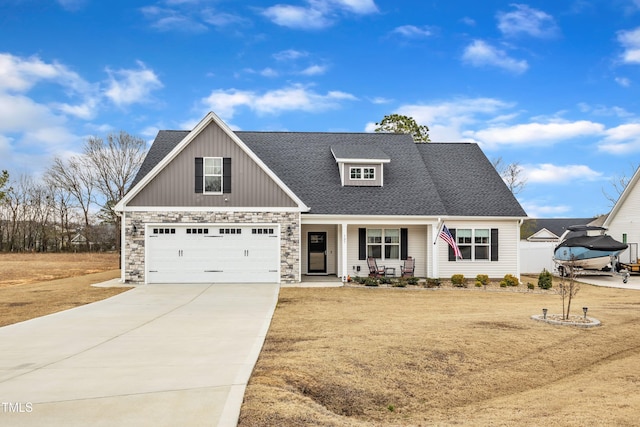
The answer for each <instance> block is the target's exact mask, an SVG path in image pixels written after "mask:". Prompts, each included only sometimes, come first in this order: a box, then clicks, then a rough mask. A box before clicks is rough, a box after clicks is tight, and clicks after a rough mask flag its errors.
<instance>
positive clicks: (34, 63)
mask: <svg viewBox="0 0 640 427" xmlns="http://www.w3.org/2000/svg"><path fill="white" fill-rule="evenodd" d="M43 81H48V82H53V83H57V84H59V85H61V86H64V87H66V88H69V89H72V90H73V91H75V92H86V91H88V90H89V89H90V85H89V84H88V83H87V82H86V81H84V80H83V79H82V78H81V77H80V76H79V75H78V74H77V73H75V72H73V71H71V70H69V69H68V68H67V67H65V66H64V65H61V64H58V63H55V62H54V63H52V64H48V63H46V62H44V61H42V60H41V59H40V58H38V57H37V56H33V57H30V58H20V57H18V56H14V55H11V54H9V53H0V91H3V90H8V91H15V92H25V91H28V90H29V89H31V88H32V87H33V86H34V85H36V84H37V83H39V82H43Z"/></svg>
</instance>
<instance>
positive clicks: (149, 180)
mask: <svg viewBox="0 0 640 427" xmlns="http://www.w3.org/2000/svg"><path fill="white" fill-rule="evenodd" d="M221 147H222V148H221ZM221 150H222V151H221ZM207 153H209V154H207ZM211 153H216V154H211ZM225 153H233V154H234V155H235V158H236V160H240V161H239V162H237V163H239V165H240V167H243V166H244V167H245V169H242V170H241V173H242V175H244V173H245V172H246V168H247V167H252V168H253V169H257V171H258V172H257V175H256V174H255V173H254V174H253V175H255V176H254V177H253V179H254V181H256V180H257V182H255V183H254V184H255V185H253V187H256V188H257V187H261V190H268V191H270V192H274V189H275V191H277V192H279V193H281V195H280V196H278V197H276V199H277V200H278V201H279V203H278V204H277V205H275V206H277V207H288V208H294V209H296V208H297V209H299V210H307V207H306V206H305V205H304V203H302V201H301V200H300V199H299V198H298V197H297V196H296V195H295V194H294V193H293V192H292V191H291V190H290V189H289V188H288V187H287V186H286V185H285V184H284V183H283V182H282V181H281V180H280V178H279V177H278V176H277V175H276V174H274V173H273V171H271V170H270V169H269V168H268V167H267V166H266V165H265V164H264V162H263V161H262V160H261V159H260V158H259V157H257V156H256V155H255V153H253V152H252V151H251V150H250V149H249V148H248V147H247V146H246V145H245V144H244V143H243V142H242V141H241V140H240V139H239V138H238V137H237V136H236V135H235V134H234V133H233V132H232V131H231V130H230V129H229V128H228V127H227V126H226V124H224V122H222V121H221V120H220V119H219V118H218V117H217V116H216V115H215V114H213V113H209V114H208V115H207V116H206V117H205V118H204V119H203V120H202V121H201V122H200V123H198V125H197V126H196V127H195V128H194V130H193V131H191V132H184V131H161V132H159V133H158V137H157V138H156V141H154V144H153V145H152V147H151V149H150V150H149V153H148V154H147V158H145V161H144V162H143V165H142V167H141V168H140V171H139V172H138V174H137V176H136V178H135V179H134V184H133V185H132V187H131V189H130V190H129V191H128V192H127V194H126V195H125V197H124V198H123V199H122V200H121V201H119V202H118V204H117V205H116V206H115V208H114V209H115V210H116V211H123V210H124V208H125V206H132V207H133V206H175V207H207V206H211V207H218V208H222V209H226V208H237V207H240V206H242V207H271V206H273V204H269V205H266V204H261V203H262V201H263V200H264V199H265V198H264V197H260V196H261V195H264V193H265V191H261V192H258V193H254V196H247V197H244V199H243V198H242V192H241V191H235V192H234V193H232V194H230V195H227V194H225V195H224V197H212V196H205V197H202V196H199V197H197V198H196V197H195V196H196V195H195V194H194V192H189V191H185V188H193V182H194V181H193V179H194V158H195V157H224V156H225ZM227 155H229V154H227ZM181 156H182V159H181ZM177 159H178V160H179V161H178V160H177ZM179 163H181V164H180V165H178V166H176V164H179ZM237 167H238V164H236V166H234V167H233V168H232V171H233V170H235V169H237ZM237 175H240V174H237ZM247 175H248V174H247ZM243 178H244V176H243ZM174 181H178V185H179V186H180V187H179V188H177V189H174V191H173V194H169V195H167V194H165V193H168V192H170V190H171V188H170V187H171V186H172V185H173V183H174ZM245 181H246V180H245ZM270 183H272V184H271V187H269V185H270ZM240 184H241V185H243V184H244V185H245V187H247V186H248V185H250V183H249V182H244V183H243V182H241V183H240ZM269 188H271V190H269ZM245 190H246V188H245ZM245 192H246V191H245ZM149 194H153V196H150V197H146V198H145V196H149ZM255 194H258V195H259V196H258V197H256V196H255ZM141 199H142V200H141ZM149 200H153V202H151V203H150V202H149Z"/></svg>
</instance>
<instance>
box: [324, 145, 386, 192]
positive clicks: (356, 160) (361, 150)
mask: <svg viewBox="0 0 640 427" xmlns="http://www.w3.org/2000/svg"><path fill="white" fill-rule="evenodd" d="M331 153H332V154H333V158H334V159H336V163H338V170H339V171H340V182H341V183H342V186H343V187H382V186H383V183H384V167H383V166H384V164H385V163H389V162H390V161H391V159H390V158H389V156H388V155H387V154H386V153H385V152H384V151H382V150H381V149H379V148H377V147H372V146H370V145H358V144H341V145H333V146H331Z"/></svg>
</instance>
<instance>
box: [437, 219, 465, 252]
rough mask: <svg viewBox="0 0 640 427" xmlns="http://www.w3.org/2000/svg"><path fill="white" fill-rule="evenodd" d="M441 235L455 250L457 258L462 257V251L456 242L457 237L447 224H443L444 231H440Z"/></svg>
mask: <svg viewBox="0 0 640 427" xmlns="http://www.w3.org/2000/svg"><path fill="white" fill-rule="evenodd" d="M440 237H441V238H442V240H444V241H445V242H447V243H448V244H449V246H451V249H453V252H454V253H455V255H456V258H460V259H462V252H460V248H458V245H457V244H456V239H454V238H453V236H452V235H451V232H450V231H449V229H448V228H447V226H446V225H444V224H442V231H440Z"/></svg>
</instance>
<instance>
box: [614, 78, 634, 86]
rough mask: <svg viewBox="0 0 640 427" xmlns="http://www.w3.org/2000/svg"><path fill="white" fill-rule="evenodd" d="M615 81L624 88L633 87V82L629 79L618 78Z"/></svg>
mask: <svg viewBox="0 0 640 427" xmlns="http://www.w3.org/2000/svg"><path fill="white" fill-rule="evenodd" d="M615 81H616V83H618V84H619V85H620V86H622V87H629V86H631V80H629V79H628V78H627V77H616V78H615Z"/></svg>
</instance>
